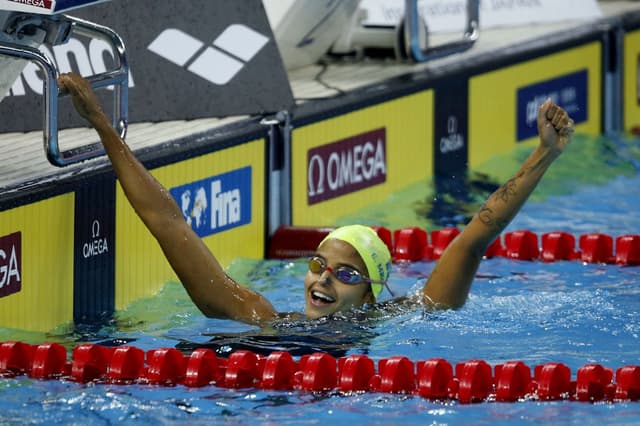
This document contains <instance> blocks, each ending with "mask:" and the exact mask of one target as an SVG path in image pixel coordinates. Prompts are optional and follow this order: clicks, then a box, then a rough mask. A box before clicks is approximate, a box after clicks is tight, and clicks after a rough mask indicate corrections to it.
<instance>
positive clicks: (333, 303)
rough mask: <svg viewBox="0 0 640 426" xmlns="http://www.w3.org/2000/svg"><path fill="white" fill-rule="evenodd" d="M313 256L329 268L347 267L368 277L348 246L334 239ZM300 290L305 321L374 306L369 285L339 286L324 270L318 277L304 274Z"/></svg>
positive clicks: (326, 242)
mask: <svg viewBox="0 0 640 426" xmlns="http://www.w3.org/2000/svg"><path fill="white" fill-rule="evenodd" d="M316 255H317V256H319V257H321V258H322V259H323V260H324V262H325V264H326V265H327V266H328V267H329V268H332V269H336V268H338V267H340V266H348V267H351V268H354V269H356V270H357V271H359V272H360V273H361V274H363V275H364V276H368V273H367V268H366V266H365V264H364V262H363V260H362V258H361V257H360V255H359V254H358V252H357V251H356V249H354V248H353V247H352V246H351V245H350V244H349V243H346V242H344V241H341V240H336V239H329V240H326V241H325V242H324V243H323V244H322V245H321V246H320V247H318V251H317V252H316ZM304 290H305V300H306V312H305V313H306V315H307V318H311V319H314V318H319V317H323V316H326V315H330V314H332V313H334V312H339V311H347V310H351V309H353V308H355V307H359V306H362V305H363V304H365V303H374V302H375V298H374V297H373V293H372V292H371V285H370V284H368V283H366V282H361V283H358V284H343V283H341V282H340V281H338V279H337V278H336V277H335V276H334V275H333V274H332V273H331V272H329V271H328V270H325V271H324V272H322V273H321V274H314V273H313V272H311V271H307V275H306V276H305V278H304Z"/></svg>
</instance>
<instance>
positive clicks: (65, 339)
mask: <svg viewBox="0 0 640 426" xmlns="http://www.w3.org/2000/svg"><path fill="white" fill-rule="evenodd" d="M630 143H631V144H637V141H631V142H630ZM626 148H627V146H623V147H620V149H619V151H618V154H617V158H619V159H622V160H624V161H625V164H627V166H628V165H631V166H632V167H630V168H629V167H625V168H624V169H620V173H615V172H614V173H611V171H610V170H609V172H608V173H609V175H608V177H607V178H606V179H604V181H599V182H596V183H593V182H583V183H576V182H578V181H580V180H582V181H585V180H588V179H586V178H584V177H582V175H581V174H582V173H583V171H576V172H574V173H573V177H572V178H571V179H569V180H567V181H566V182H565V183H566V184H567V185H569V188H570V189H569V190H567V188H566V187H565V188H564V189H562V190H558V191H550V192H549V193H547V194H543V196H537V197H535V198H534V200H533V201H532V202H530V203H528V204H527V205H526V206H525V207H524V209H523V210H522V212H521V213H520V214H519V215H518V216H517V218H516V219H515V220H514V222H513V223H512V224H511V225H510V226H509V228H508V229H507V230H508V231H509V230H516V229H529V230H532V231H534V232H537V233H543V232H548V231H555V230H562V231H566V232H569V233H572V234H574V235H575V236H578V235H580V234H583V233H591V232H602V233H606V234H609V235H612V236H614V237H615V236H618V235H622V234H640V215H637V214H636V212H638V211H640V191H639V190H638V188H640V172H639V171H638V169H637V168H635V164H637V163H635V162H634V161H635V160H634V157H630V156H628V152H627V149H626ZM559 166H560V169H562V168H563V166H562V165H561V164H559ZM566 168H570V167H566ZM565 172H566V173H562V170H560V173H558V174H557V175H555V177H554V175H553V174H551V175H549V176H548V177H549V178H551V179H568V178H567V176H568V175H570V173H569V171H567V170H565ZM557 183H558V182H552V181H546V180H545V181H544V182H543V184H542V185H543V186H544V185H547V186H550V187H556V186H557V185H556V184H557ZM432 267H433V263H431V262H416V263H411V264H398V265H394V267H393V271H392V278H391V286H392V288H393V289H394V291H396V293H400V294H402V293H406V292H410V291H413V290H416V289H418V288H420V287H421V286H422V285H423V284H424V282H425V280H426V277H427V276H428V275H429V272H430V270H431V268H432ZM229 270H230V273H232V274H233V275H235V276H237V277H238V278H239V279H241V280H243V281H245V282H251V283H252V286H253V287H254V288H255V289H257V290H259V291H261V292H263V293H264V294H265V295H266V296H267V297H268V298H269V299H270V300H271V301H272V302H273V303H274V305H275V306H276V308H277V309H279V310H281V311H302V310H303V288H302V277H303V275H304V273H305V265H304V264H303V263H302V262H295V261H275V260H250V259H238V260H237V261H236V262H235V263H234V264H233V265H231V267H230V269H229ZM386 297H388V296H384V297H383V299H384V298H386ZM12 333H13V334H12ZM10 337H13V338H15V339H22V340H27V341H30V340H31V342H30V343H39V342H42V341H45V340H46V341H58V342H62V343H63V344H64V345H65V346H66V347H67V348H68V349H69V350H71V349H72V348H73V347H74V346H75V345H77V344H79V343H84V342H100V343H111V344H117V343H120V342H125V341H127V342H129V344H132V345H135V346H138V347H140V348H142V349H144V350H148V349H153V348H159V347H166V346H169V347H175V346H179V347H180V346H181V345H182V347H185V346H184V345H187V346H188V345H194V344H203V345H207V344H215V348H216V350H218V352H219V353H225V352H228V351H230V350H233V349H234V348H236V347H239V346H242V345H245V346H251V345H253V346H254V347H256V348H257V349H258V348H264V349H265V350H267V351H268V350H270V349H272V348H274V347H278V348H279V346H283V347H286V348H290V349H292V350H293V351H295V350H299V349H300V348H302V349H305V346H306V349H309V346H312V347H313V348H316V347H319V348H321V349H326V350H327V351H332V352H334V353H337V354H338V355H340V354H353V353H365V354H367V355H368V356H370V357H371V358H373V359H374V360H378V359H381V358H385V357H390V356H395V355H404V356H407V357H408V358H410V359H411V360H413V361H417V360H423V359H428V358H432V357H442V358H445V359H447V360H448V361H449V362H451V363H452V364H454V363H457V362H463V361H467V360H469V359H483V360H485V361H487V362H488V363H490V364H491V365H492V366H493V365H495V364H498V363H501V362H505V361H509V360H521V361H524V362H525V364H527V365H528V366H530V367H532V368H533V366H535V365H538V364H543V363H546V362H552V361H554V362H561V363H564V364H566V365H567V366H569V367H570V368H571V371H572V374H573V378H575V374H576V372H577V369H578V368H580V367H581V366H583V365H586V364H589V363H599V364H602V365H604V366H606V367H611V368H613V369H614V370H615V369H616V368H619V367H622V366H625V365H640V267H628V266H627V267H625V266H616V265H595V264H583V263H581V262H577V261H563V262H554V263H542V262H524V261H513V260H508V259H504V258H494V259H488V260H485V261H484V262H483V263H482V265H481V267H480V269H479V271H478V275H477V278H476V280H475V282H474V285H473V288H472V292H471V295H470V298H469V301H468V303H467V304H466V305H465V306H464V307H463V308H462V309H460V310H456V311H443V312H438V313H425V312H421V311H410V312H404V313H402V314H398V315H388V316H383V317H382V318H378V319H376V320H371V319H369V320H363V321H350V320H344V319H339V318H334V319H325V320H321V321H311V322H306V323H299V324H291V325H281V326H279V327H276V328H272V329H267V330H259V329H257V328H255V327H250V326H246V325H242V324H236V323H233V322H229V321H221V320H212V319H206V318H203V317H202V315H201V314H200V313H199V312H198V311H197V310H196V309H195V308H194V307H193V305H192V304H191V302H190V300H189V298H188V296H187V295H186V293H185V292H184V291H183V290H182V287H181V286H180V285H179V284H178V283H167V285H166V286H165V287H164V289H163V290H162V292H161V293H160V294H159V295H157V296H156V297H154V298H151V299H148V300H142V301H139V302H137V303H135V304H134V305H132V306H131V307H130V308H128V309H127V310H126V311H124V312H121V313H119V314H118V316H117V318H115V319H114V321H113V322H111V323H109V324H103V325H101V326H97V327H85V328H78V329H76V330H73V331H71V332H69V331H68V330H61V331H60V332H59V333H52V334H48V335H46V336H42V335H30V334H28V333H22V334H16V333H15V332H12V331H11V330H0V341H2V340H8V339H9V338H10ZM185 342H186V343H185ZM120 422H125V423H131V424H176V423H180V424H181V423H188V424H212V423H214V424H218V423H220V424H225V423H231V424H274V425H275V424H278V425H280V424H283V425H287V424H292V425H305V424H365V423H367V424H421V425H422V424H492V425H496V424H498V425H500V424H505V425H506V424H509V425H511V424H540V423H545V424H567V425H570V424H571V425H573V424H576V425H586V424H594V425H595V424H597V425H600V424H616V425H625V424H628V425H632V424H639V423H640V402H616V403H606V402H600V403H581V402H569V401H555V402H536V401H521V402H516V403H496V402H485V403H480V404H471V405H465V404H460V403H458V402H455V401H448V402H433V401H428V400H425V399H423V398H421V397H419V396H412V395H398V394H383V393H364V394H358V395H341V394H338V393H336V392H333V393H322V394H312V393H306V392H301V391H292V392H288V391H287V392H285V391H263V390H257V389H241V390H231V389H223V388H218V387H214V386H208V387H204V388H197V389H194V388H186V387H184V386H176V387H159V386H145V385H127V386H123V385H120V386H117V385H103V384H98V385H93V384H89V385H82V384H77V383H72V382H68V381H59V380H53V381H38V380H32V379H29V378H27V377H24V376H22V377H17V378H13V379H1V380H0V424H23V423H31V424H44V423H47V424H50V423H62V424H83V425H84V424H92V425H93V424H96V425H100V424H105V425H106V424H113V423H120Z"/></svg>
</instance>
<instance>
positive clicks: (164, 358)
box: [0, 341, 640, 403]
mask: <svg viewBox="0 0 640 426" xmlns="http://www.w3.org/2000/svg"><path fill="white" fill-rule="evenodd" d="M532 371H533V374H532ZM20 375H27V376H29V377H31V378H33V379H39V380H56V379H57V380H67V381H72V382H77V383H89V382H91V383H98V384H100V383H102V384H122V385H126V384H139V385H156V386H177V385H183V386H186V387H204V386H218V387H222V388H233V389H238V388H258V389H264V390H289V391H292V390H298V391H307V392H339V393H343V394H350V393H363V392H378V393H394V394H411V395H419V396H421V397H423V398H426V399H429V400H456V401H459V402H460V403H476V402H494V401H497V402H516V401H527V400H534V401H555V400H567V401H584V402H596V401H609V402H618V401H639V400H640V365H628V366H624V367H620V368H618V369H617V370H616V371H615V374H614V371H613V370H612V369H611V368H606V367H603V366H602V365H600V364H587V365H584V366H582V367H580V368H579V369H578V371H577V374H576V377H575V380H572V377H571V370H570V369H569V367H567V366H566V365H564V364H562V363H558V362H549V363H546V364H544V365H537V366H535V367H534V368H533V370H532V369H531V368H530V367H529V366H527V365H526V364H525V363H524V362H522V361H508V362H505V363H504V364H497V365H495V366H494V367H493V368H492V367H491V365H489V364H488V363H487V362H486V361H483V360H478V359H473V360H469V361H466V362H461V363H457V364H455V366H454V365H452V364H451V363H449V362H448V361H447V360H445V359H442V358H431V359H427V360H424V361H418V362H414V361H412V360H410V359H409V358H407V357H405V356H392V357H389V358H383V359H380V360H378V362H377V367H376V363H375V362H374V360H373V359H371V358H369V357H368V356H366V355H358V354H356V355H349V356H345V357H340V358H337V359H336V358H334V357H333V356H332V355H330V354H328V353H323V352H317V353H314V354H311V355H304V356H302V357H300V358H299V359H298V360H296V359H294V357H293V356H291V354H290V353H288V352H272V353H271V354H270V355H268V356H263V355H258V354H255V353H253V352H251V351H247V350H239V351H236V352H233V353H231V354H230V356H229V357H228V358H219V357H218V356H217V355H216V354H215V352H214V351H212V350H211V349H205V348H201V349H196V350H195V351H193V352H192V353H191V354H189V355H186V354H184V353H182V352H181V351H179V350H177V349H175V348H160V349H152V350H149V351H147V352H146V353H145V352H144V351H143V350H142V349H140V348H137V347H134V346H119V347H106V346H101V345H97V344H81V345H79V346H76V347H75V348H74V349H73V351H72V355H71V359H70V360H69V359H68V357H67V351H66V348H65V347H64V346H63V345H61V344H59V343H43V344H40V345H30V344H27V343H23V342H19V341H10V342H1V343H0V377H5V378H11V377H16V376H20ZM614 378H615V382H614Z"/></svg>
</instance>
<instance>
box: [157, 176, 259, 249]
mask: <svg viewBox="0 0 640 426" xmlns="http://www.w3.org/2000/svg"><path fill="white" fill-rule="evenodd" d="M169 192H170V193H171V195H172V196H173V198H174V199H175V200H176V202H177V203H178V205H179V206H180V209H181V210H182V214H183V216H184V218H185V220H186V221H187V223H188V224H189V225H191V227H192V228H193V230H194V231H195V232H196V234H198V235H199V236H200V237H206V236H208V235H212V234H216V233H218V232H222V231H226V230H228V229H232V228H236V227H239V226H242V225H246V224H249V223H251V167H249V166H247V167H244V168H241V169H237V170H233V171H230V172H228V173H224V174H221V175H217V176H213V177H210V178H207V179H203V180H200V181H197V182H191V183H188V184H186V185H182V186H179V187H175V188H172V189H170V191H169Z"/></svg>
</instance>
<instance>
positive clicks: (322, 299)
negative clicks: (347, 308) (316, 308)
mask: <svg viewBox="0 0 640 426" xmlns="http://www.w3.org/2000/svg"><path fill="white" fill-rule="evenodd" d="M335 301H336V299H334V298H333V297H331V296H329V295H328V294H326V293H323V292H321V291H318V290H313V291H312V292H311V302H312V303H313V304H314V305H321V306H323V305H330V304H331V303H334V302H335Z"/></svg>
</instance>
